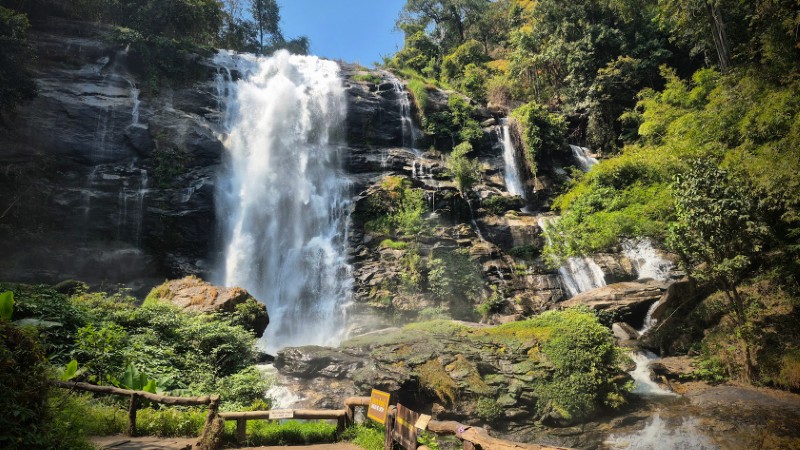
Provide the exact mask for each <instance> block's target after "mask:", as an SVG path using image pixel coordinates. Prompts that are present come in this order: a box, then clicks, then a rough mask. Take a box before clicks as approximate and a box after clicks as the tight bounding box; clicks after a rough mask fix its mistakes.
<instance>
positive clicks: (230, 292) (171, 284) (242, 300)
mask: <svg viewBox="0 0 800 450" xmlns="http://www.w3.org/2000/svg"><path fill="white" fill-rule="evenodd" d="M148 300H158V301H163V302H168V303H171V304H173V305H175V306H177V307H179V308H181V309H183V310H186V311H196V312H203V313H215V312H221V313H225V314H235V315H236V316H237V317H238V318H239V321H240V323H241V324H242V325H243V326H244V327H245V328H246V329H248V330H250V331H252V332H253V333H255V334H256V336H257V337H261V336H263V335H264V330H266V329H267V325H269V314H268V313H267V307H266V306H265V305H264V304H263V303H259V302H258V300H256V299H255V298H253V296H251V295H250V294H249V293H248V292H247V291H246V290H244V289H242V288H240V287H220V286H214V285H213V284H211V283H207V282H205V281H203V280H201V279H200V278H197V277H196V276H193V275H190V276H188V277H184V278H181V279H179V280H171V281H167V282H165V283H164V284H162V285H161V286H158V287H156V288H155V289H153V291H152V292H151V293H150V295H149V296H148Z"/></svg>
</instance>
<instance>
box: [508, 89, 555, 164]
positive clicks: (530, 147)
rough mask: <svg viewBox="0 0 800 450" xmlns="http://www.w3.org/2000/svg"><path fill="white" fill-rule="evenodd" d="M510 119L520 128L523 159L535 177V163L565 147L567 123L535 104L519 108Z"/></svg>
mask: <svg viewBox="0 0 800 450" xmlns="http://www.w3.org/2000/svg"><path fill="white" fill-rule="evenodd" d="M511 117H512V118H513V119H514V120H515V121H516V122H517V123H518V124H519V126H520V128H521V135H522V143H523V146H524V147H525V148H524V150H525V151H524V154H525V159H526V161H527V162H528V165H529V166H530V167H531V171H532V173H531V175H533V176H536V167H537V165H536V163H537V161H538V160H540V159H541V158H542V157H544V156H546V155H553V154H555V153H557V152H560V151H561V150H562V149H563V148H564V146H565V145H566V140H565V137H566V134H567V123H566V121H565V120H564V117H563V116H561V115H558V114H553V113H550V112H548V111H547V109H546V108H545V107H544V106H542V105H539V104H537V103H528V104H525V105H522V106H520V107H519V108H517V109H515V110H514V111H513V112H512V113H511Z"/></svg>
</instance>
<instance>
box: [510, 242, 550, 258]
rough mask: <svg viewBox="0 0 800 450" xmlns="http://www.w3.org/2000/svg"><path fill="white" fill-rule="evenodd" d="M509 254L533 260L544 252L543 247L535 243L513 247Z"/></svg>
mask: <svg viewBox="0 0 800 450" xmlns="http://www.w3.org/2000/svg"><path fill="white" fill-rule="evenodd" d="M508 254H509V255H511V256H513V257H515V258H519V259H524V260H525V261H533V260H535V259H536V258H538V257H539V255H541V254H542V249H541V248H539V247H537V246H535V245H519V246H516V247H513V248H511V250H509V251H508Z"/></svg>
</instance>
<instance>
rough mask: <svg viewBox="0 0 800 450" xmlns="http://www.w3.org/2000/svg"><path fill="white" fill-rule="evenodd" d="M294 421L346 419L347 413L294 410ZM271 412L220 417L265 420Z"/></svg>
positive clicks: (326, 410)
mask: <svg viewBox="0 0 800 450" xmlns="http://www.w3.org/2000/svg"><path fill="white" fill-rule="evenodd" d="M290 411H292V413H293V414H292V416H293V417H292V418H293V419H306V420H337V419H340V418H342V417H345V416H346V415H347V413H346V412H345V410H343V409H292V410H290ZM270 412H271V411H241V412H224V413H220V414H219V416H220V417H222V418H223V419H225V420H241V419H245V420H264V419H269V415H270Z"/></svg>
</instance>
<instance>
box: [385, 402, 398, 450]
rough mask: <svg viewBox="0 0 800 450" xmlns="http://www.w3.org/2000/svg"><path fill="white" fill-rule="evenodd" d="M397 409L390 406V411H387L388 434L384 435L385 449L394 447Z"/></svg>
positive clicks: (389, 449)
mask: <svg viewBox="0 0 800 450" xmlns="http://www.w3.org/2000/svg"><path fill="white" fill-rule="evenodd" d="M395 409H396V408H395V407H394V406H390V407H389V411H387V412H386V423H385V424H384V426H385V427H386V434H384V436H383V450H392V448H394V437H392V431H393V430H394V416H395Z"/></svg>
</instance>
